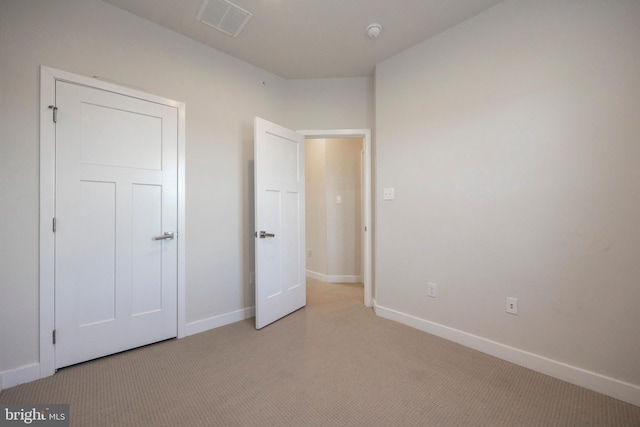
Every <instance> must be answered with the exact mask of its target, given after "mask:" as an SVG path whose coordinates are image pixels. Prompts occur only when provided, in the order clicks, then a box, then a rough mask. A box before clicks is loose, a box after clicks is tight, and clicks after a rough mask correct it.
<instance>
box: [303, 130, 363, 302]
mask: <svg viewBox="0 0 640 427" xmlns="http://www.w3.org/2000/svg"><path fill="white" fill-rule="evenodd" d="M298 133H301V134H302V135H304V136H305V150H306V151H307V167H306V185H307V206H306V217H307V247H306V251H305V256H306V260H307V277H308V278H311V279H316V280H320V281H324V282H330V283H331V282H333V283H362V284H363V285H364V286H363V288H364V305H365V306H367V307H371V306H372V300H373V297H372V295H373V289H372V283H371V271H372V263H371V259H372V249H371V245H372V239H371V154H370V153H371V136H370V135H371V132H370V130H368V129H356V130H307V131H298Z"/></svg>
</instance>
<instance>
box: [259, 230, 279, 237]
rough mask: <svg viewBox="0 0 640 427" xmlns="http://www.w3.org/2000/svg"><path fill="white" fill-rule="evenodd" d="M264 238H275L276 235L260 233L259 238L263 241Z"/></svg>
mask: <svg viewBox="0 0 640 427" xmlns="http://www.w3.org/2000/svg"><path fill="white" fill-rule="evenodd" d="M265 237H276V235H275V234H273V233H267V232H266V231H261V232H260V238H261V239H264V238H265Z"/></svg>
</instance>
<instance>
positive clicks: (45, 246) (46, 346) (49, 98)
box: [39, 66, 186, 378]
mask: <svg viewBox="0 0 640 427" xmlns="http://www.w3.org/2000/svg"><path fill="white" fill-rule="evenodd" d="M56 81H66V82H70V83H74V84H78V85H84V86H90V87H94V88H97V89H102V90H106V91H110V92H114V93H119V94H122V95H126V96H131V97H135V98H140V99H144V100H147V101H150V102H156V103H159V104H164V105H169V106H172V107H175V108H176V109H177V110H178V229H177V241H178V261H177V262H178V266H177V267H178V268H177V272H178V273H177V274H178V278H177V279H178V295H177V304H178V307H177V309H178V338H182V337H184V336H185V335H186V317H185V279H186V274H185V255H186V252H185V237H186V233H185V121H186V106H185V104H184V103H182V102H178V101H174V100H171V99H167V98H163V97H159V96H156V95H151V94H148V93H144V92H141V91H139V90H135V89H130V88H126V87H123V86H119V85H116V84H114V83H110V82H105V81H102V80H98V79H95V78H90V77H85V76H80V75H77V74H73V73H69V72H66V71H62V70H57V69H55V68H51V67H46V66H41V67H40V232H39V233H40V236H39V238H40V262H39V264H40V265H39V273H40V280H39V282H40V364H39V365H40V366H39V368H40V378H44V377H47V376H51V375H53V374H54V373H55V346H54V344H53V336H52V335H53V330H54V329H55V316H54V314H55V313H54V307H55V299H54V298H55V274H54V273H55V234H54V232H53V218H54V217H55V201H56V199H55V198H56V194H55V167H56V158H55V142H56V128H55V124H54V122H53V107H54V106H55V99H56V98H55V96H56V95H55V85H56Z"/></svg>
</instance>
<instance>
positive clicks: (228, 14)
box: [196, 0, 253, 37]
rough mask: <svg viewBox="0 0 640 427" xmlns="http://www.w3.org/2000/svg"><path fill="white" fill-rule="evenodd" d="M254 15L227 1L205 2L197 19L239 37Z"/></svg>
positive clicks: (209, 0) (208, 0)
mask: <svg viewBox="0 0 640 427" xmlns="http://www.w3.org/2000/svg"><path fill="white" fill-rule="evenodd" d="M252 16H253V14H252V13H251V12H248V11H246V10H244V9H243V8H241V7H240V6H238V5H235V4H233V3H231V2H230V1H227V0H204V3H202V7H200V11H199V12H198V16H197V17H196V19H197V20H198V21H200V22H202V23H203V24H206V25H208V26H210V27H213V28H215V29H216V30H220V31H222V32H223V33H225V34H229V35H230V36H233V37H238V34H240V31H242V29H243V28H244V26H245V25H247V22H249V19H251V17H252Z"/></svg>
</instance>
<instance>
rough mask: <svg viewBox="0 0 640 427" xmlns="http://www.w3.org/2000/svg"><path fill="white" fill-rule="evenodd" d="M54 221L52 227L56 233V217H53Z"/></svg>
mask: <svg viewBox="0 0 640 427" xmlns="http://www.w3.org/2000/svg"><path fill="white" fill-rule="evenodd" d="M52 223H53V224H52V227H51V228H52V229H53V232H54V233H55V232H56V219H55V218H53V221H52Z"/></svg>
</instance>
